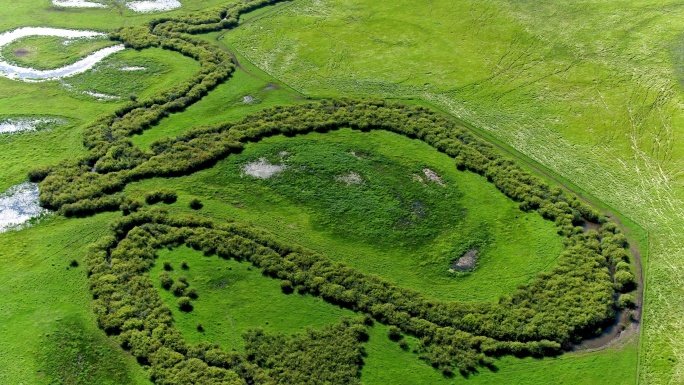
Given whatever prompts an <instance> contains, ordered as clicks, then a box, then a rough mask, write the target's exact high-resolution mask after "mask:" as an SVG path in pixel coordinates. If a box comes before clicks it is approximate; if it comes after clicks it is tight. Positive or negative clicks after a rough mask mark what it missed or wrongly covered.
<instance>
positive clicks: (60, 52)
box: [0, 36, 116, 70]
mask: <svg viewBox="0 0 684 385" xmlns="http://www.w3.org/2000/svg"><path fill="white" fill-rule="evenodd" d="M114 44H116V42H113V41H111V40H108V39H107V38H91V39H64V38H60V37H55V36H29V37H25V38H23V39H19V40H15V41H13V42H12V43H10V44H8V45H6V46H4V47H2V51H0V53H1V54H2V57H3V59H5V60H6V61H7V62H9V63H11V64H15V65H18V66H21V67H29V68H36V69H42V70H49V69H55V68H59V67H63V66H65V65H68V64H71V63H75V62H76V61H78V60H80V59H83V58H84V57H86V56H88V55H89V54H91V53H93V52H95V51H97V50H100V49H102V48H106V47H109V46H111V45H114Z"/></svg>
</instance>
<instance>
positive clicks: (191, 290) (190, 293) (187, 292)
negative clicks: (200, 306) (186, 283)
mask: <svg viewBox="0 0 684 385" xmlns="http://www.w3.org/2000/svg"><path fill="white" fill-rule="evenodd" d="M185 295H186V296H188V297H190V298H192V299H197V289H195V288H194V287H189V288H188V289H187V290H185Z"/></svg>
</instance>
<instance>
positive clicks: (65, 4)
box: [52, 0, 107, 8]
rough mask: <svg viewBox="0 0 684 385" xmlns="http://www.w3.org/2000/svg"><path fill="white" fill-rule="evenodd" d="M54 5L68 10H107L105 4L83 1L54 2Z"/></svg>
mask: <svg viewBox="0 0 684 385" xmlns="http://www.w3.org/2000/svg"><path fill="white" fill-rule="evenodd" d="M52 5H55V6H57V7H68V8H107V6H106V5H104V4H100V3H95V2H92V1H83V0H52Z"/></svg>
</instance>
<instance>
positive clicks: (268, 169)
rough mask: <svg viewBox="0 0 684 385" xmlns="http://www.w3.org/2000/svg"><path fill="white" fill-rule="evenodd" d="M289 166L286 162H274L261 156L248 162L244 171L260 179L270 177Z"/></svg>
mask: <svg viewBox="0 0 684 385" xmlns="http://www.w3.org/2000/svg"><path fill="white" fill-rule="evenodd" d="M286 168H287V166H286V165H284V164H272V163H270V162H269V161H268V160H266V158H260V159H259V160H258V161H256V162H251V163H247V164H246V165H245V166H244V167H243V168H242V171H243V172H244V173H245V174H247V175H250V176H253V177H255V178H259V179H268V178H270V177H272V176H274V175H276V174H278V173H280V172H281V171H283V170H285V169H286Z"/></svg>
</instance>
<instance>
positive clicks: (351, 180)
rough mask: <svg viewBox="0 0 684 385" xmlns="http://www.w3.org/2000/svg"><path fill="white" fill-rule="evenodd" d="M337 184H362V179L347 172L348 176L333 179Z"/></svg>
mask: <svg viewBox="0 0 684 385" xmlns="http://www.w3.org/2000/svg"><path fill="white" fill-rule="evenodd" d="M335 180H337V181H338V182H342V183H346V184H348V185H352V184H362V183H363V178H362V177H361V175H359V174H358V173H356V172H353V171H351V172H349V173H348V174H344V175H339V176H337V177H336V178H335Z"/></svg>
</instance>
